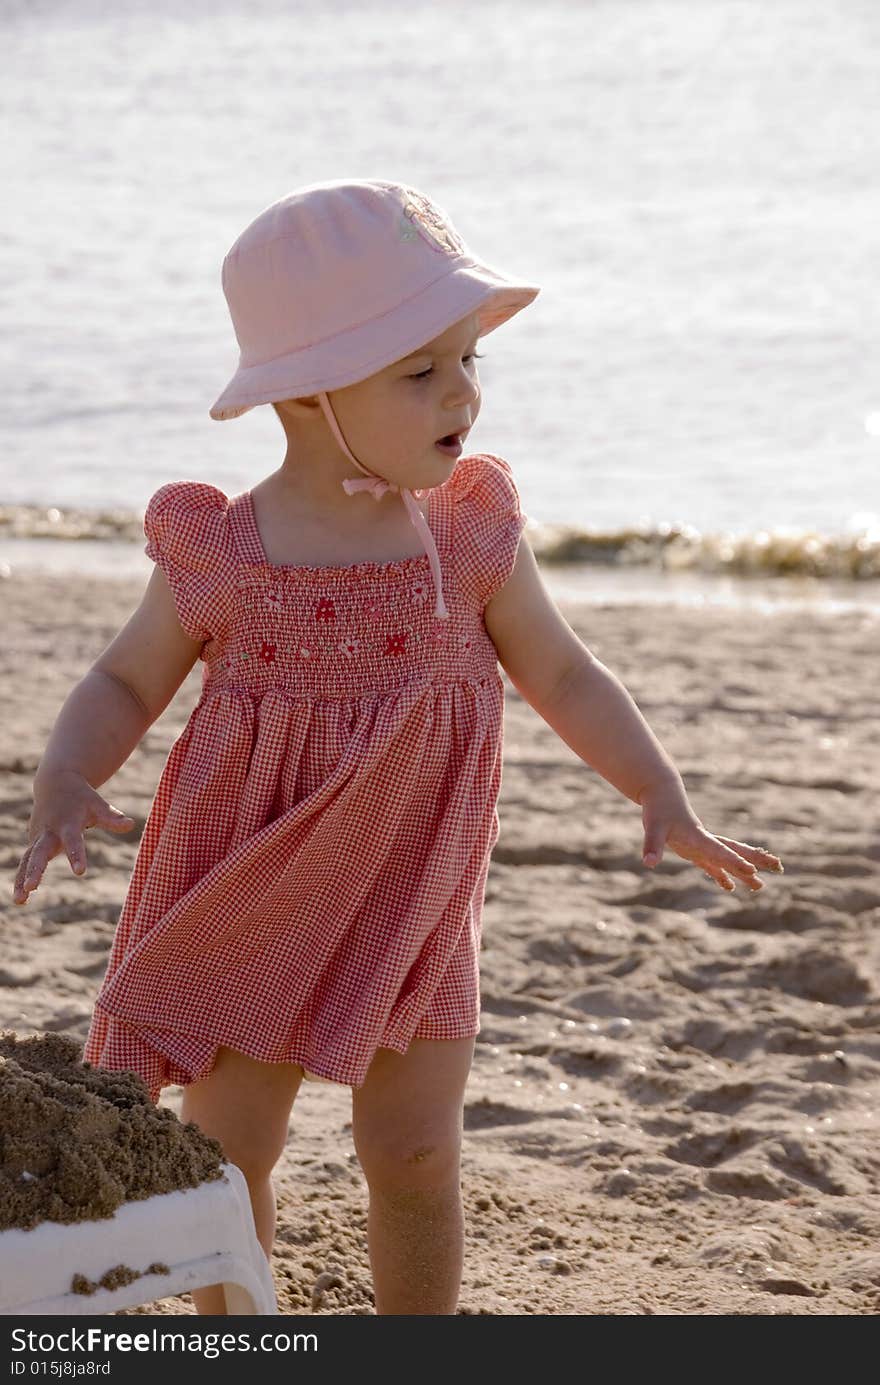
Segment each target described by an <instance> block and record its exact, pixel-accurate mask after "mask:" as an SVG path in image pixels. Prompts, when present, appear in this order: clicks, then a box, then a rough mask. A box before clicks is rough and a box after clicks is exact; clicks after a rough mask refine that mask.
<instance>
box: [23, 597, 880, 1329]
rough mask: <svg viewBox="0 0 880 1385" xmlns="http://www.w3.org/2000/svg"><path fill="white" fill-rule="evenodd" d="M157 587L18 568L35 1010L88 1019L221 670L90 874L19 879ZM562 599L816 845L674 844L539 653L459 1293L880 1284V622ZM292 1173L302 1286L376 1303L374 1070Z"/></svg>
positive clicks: (332, 1300)
mask: <svg viewBox="0 0 880 1385" xmlns="http://www.w3.org/2000/svg"><path fill="white" fill-rule="evenodd" d="M142 587H143V584H142V582H141V581H139V580H135V579H128V578H126V579H125V580H107V579H103V578H98V577H94V576H84V577H81V578H77V579H76V580H75V581H72V580H71V579H70V578H65V577H60V576H52V577H49V576H37V575H35V574H31V573H29V574H23V573H15V572H13V574H12V575H11V576H9V577H7V578H6V579H5V580H3V581H0V603H2V605H3V612H4V622H3V623H4V630H5V635H6V638H5V640H4V642H3V646H2V650H0V660H2V664H0V668H2V686H3V708H4V716H3V718H2V721H0V781H2V797H0V863H2V866H3V868H4V875H3V878H4V881H5V884H4V886H3V892H2V896H0V925H2V928H3V935H4V948H3V958H2V962H0V1028H3V1029H11V1030H14V1031H15V1032H16V1033H17V1034H18V1035H19V1036H26V1035H29V1034H35V1033H55V1034H62V1035H69V1036H71V1037H72V1038H74V1039H76V1040H78V1041H79V1042H82V1040H83V1039H84V1038H85V1035H86V1031H87V1028H88V1021H89V1014H90V1008H91V1004H92V1001H93V998H94V996H95V994H96V992H97V988H98V985H99V983H100V980H101V977H102V976H103V972H104V969H105V966H106V960H107V954H108V950H109V946H110V942H111V939H112V936H113V929H114V925H115V921H116V918H117V917H118V914H119V910H120V907H121V904H122V900H123V897H124V893H125V888H126V884H127V880H128V876H129V874H130V871H131V868H132V865H133V862H134V856H135V851H136V847H137V841H138V838H139V835H140V832H141V830H142V826H143V822H144V818H145V816H146V814H147V812H148V811H149V807H150V803H151V801H152V797H153V794H154V792H155V788H156V784H157V781H158V777H159V773H160V770H161V767H162V764H163V763H164V759H165V757H166V755H167V753H168V750H169V748H170V745H171V742H172V741H173V739H174V737H175V736H176V735H177V734H178V732H179V731H180V730H181V729H182V727H183V725H184V724H185V721H186V719H187V717H188V715H189V711H190V709H191V708H192V706H193V705H194V704H195V701H196V700H197V698H198V695H199V691H200V674H201V666H200V665H197V666H196V668H195V669H194V670H193V672H192V674H191V675H190V677H189V678H188V679H187V682H186V684H185V685H184V686H183V687H182V688H181V690H180V692H179V693H178V695H177V697H176V698H175V700H174V702H173V703H172V705H171V706H170V707H169V708H168V709H167V710H166V712H165V713H164V714H163V716H162V717H161V718H160V719H159V721H157V722H156V723H155V725H154V726H153V727H152V728H151V729H150V730H149V732H148V733H147V735H146V736H145V737H144V740H143V742H142V743H141V745H140V746H139V747H138V749H137V750H136V751H135V752H134V754H133V755H132V756H131V758H130V759H129V761H128V763H127V764H126V765H125V766H123V768H122V769H121V770H120V771H119V773H118V774H117V775H116V776H115V777H114V779H113V780H111V781H110V782H109V783H108V784H106V785H104V786H103V787H102V789H101V792H102V794H103V795H104V796H105V797H106V798H108V799H109V800H110V801H111V802H113V803H115V804H116V805H117V806H118V807H120V808H122V809H124V810H125V811H126V812H129V813H131V814H132V815H133V816H134V817H135V819H136V824H137V825H136V828H135V830H134V831H133V832H132V833H131V834H129V836H127V837H118V836H116V835H114V834H110V833H105V832H101V831H90V832H89V833H88V834H87V851H88V857H89V868H88V871H87V874H86V875H85V876H84V877H82V878H81V879H77V878H76V877H74V876H73V875H72V873H71V871H70V868H69V866H68V865H67V862H66V860H65V859H64V858H63V857H58V858H56V859H55V860H54V861H53V862H51V864H50V866H49V869H48V871H47V873H46V876H45V877H44V880H43V883H42V884H41V886H40V888H39V889H38V890H37V891H36V892H35V893H34V894H33V895H32V896H31V898H30V900H29V902H28V904H27V905H25V906H16V905H14V904H13V903H12V879H13V876H14V872H15V869H16V867H17V864H18V861H19V859H20V855H21V851H22V850H23V846H24V843H25V840H26V830H27V819H28V815H29V812H30V784H31V779H32V776H33V772H34V770H35V768H36V764H37V761H38V758H39V755H40V753H41V751H42V748H43V746H44V745H45V741H46V737H47V736H48V733H49V730H50V728H51V725H52V722H53V721H54V719H55V716H56V715H57V712H58V710H59V708H60V706H61V703H62V701H63V699H64V697H65V696H66V694H67V692H68V691H69V689H70V688H71V686H72V685H73V682H74V681H75V680H76V679H77V678H78V677H80V676H81V675H82V674H83V673H85V671H86V670H87V668H88V667H89V665H90V664H91V662H92V661H93V660H94V659H95V658H96V657H97V655H98V653H99V652H100V651H101V650H102V649H103V648H104V647H105V645H106V644H107V643H109V641H110V639H111V638H112V637H113V635H114V634H115V632H116V630H117V629H118V628H119V626H120V625H121V624H122V623H123V621H124V620H125V619H126V618H127V616H128V615H129V614H130V613H131V611H132V610H133V609H134V607H135V606H136V604H137V601H138V599H139V595H140V592H141V590H142ZM563 610H564V613H565V615H566V617H567V618H568V620H569V621H570V623H571V624H572V625H573V627H574V628H575V629H576V630H577V632H578V634H579V635H580V637H581V638H582V639H583V640H584V642H585V643H586V644H587V645H588V647H589V648H591V649H592V650H593V652H594V653H595V654H596V655H597V657H599V658H600V659H602V660H603V662H605V663H607V664H608V666H609V667H610V668H612V669H613V670H614V671H615V672H616V673H617V674H618V676H619V677H620V678H621V679H622V680H623V681H624V683H625V684H626V686H627V687H628V688H629V690H630V692H631V693H632V694H633V696H634V697H635V698H636V701H637V702H638V703H639V706H640V707H641V709H642V711H643V713H644V714H645V716H646V717H647V719H648V721H649V722H650V724H651V726H652V728H653V729H654V731H655V733H656V734H657V735H658V736H659V738H660V739H661V741H662V742H663V744H664V745H665V746H666V747H667V749H668V750H669V751H670V753H671V754H672V755H673V757H674V759H675V760H676V763H677V764H678V766H679V768H680V770H681V772H682V774H683V776H684V779H685V782H686V784H687V786H688V790H689V793H690V796H691V801H692V803H693V806H694V808H695V810H696V811H697V813H698V814H699V816H700V817H701V819H702V821H703V822H704V824H705V825H706V826H707V827H708V828H709V829H710V830H713V831H716V832H718V833H721V834H723V835H726V836H732V837H734V838H738V839H740V840H745V841H749V842H752V843H753V844H760V845H765V846H768V847H769V848H770V849H771V850H773V851H775V852H777V853H778V854H779V855H781V856H782V858H783V860H784V862H785V868H786V873H785V875H784V876H775V875H766V876H765V877H764V878H765V882H766V883H765V887H764V889H763V891H761V892H760V894H758V895H751V894H749V895H747V894H746V892H745V890H744V888H743V887H739V888H738V889H737V890H736V892H735V893H734V894H733V895H727V894H725V893H724V892H723V891H722V890H721V889H720V888H719V887H718V886H717V885H714V884H712V883H710V882H709V881H708V880H707V879H706V878H705V877H704V876H703V875H702V873H701V872H700V871H698V870H697V869H695V868H694V867H693V866H691V865H689V864H688V863H686V862H684V861H681V860H679V859H678V858H677V857H675V856H674V855H673V854H671V853H669V852H668V851H667V854H666V856H665V858H664V861H663V863H662V864H661V866H660V867H659V869H658V870H657V871H656V872H650V871H648V870H646V869H644V868H643V867H642V865H641V861H640V848H641V814H640V811H639V809H638V808H637V806H636V805H634V804H632V803H630V802H628V800H626V799H624V798H622V797H621V796H620V795H619V794H617V793H616V792H615V790H613V789H612V788H611V787H610V785H608V784H607V783H605V781H604V780H602V779H601V778H600V777H599V776H598V775H597V774H595V772H593V771H592V770H590V769H589V768H588V767H587V766H585V765H583V764H582V763H581V761H580V760H578V758H577V756H576V755H575V754H574V752H573V751H571V750H570V749H569V748H568V747H567V746H566V745H565V744H564V743H563V742H562V741H560V740H559V738H558V737H557V736H556V735H555V733H554V732H552V731H551V730H550V728H549V727H548V726H547V725H546V724H545V723H544V722H543V721H542V720H541V719H540V717H539V716H538V715H537V713H535V712H534V711H533V710H532V708H530V707H529V706H528V705H527V704H526V703H524V702H523V700H522V699H521V698H520V697H519V695H518V694H517V693H516V692H515V691H514V690H513V688H512V687H510V685H508V689H507V728H506V742H505V761H504V782H503V787H502V794H501V801H500V814H501V836H500V839H499V842H498V845H497V847H496V849H495V853H494V856H493V860H492V866H491V870H490V875H489V885H488V891H487V903H486V910H485V916H484V939H483V941H484V950H483V956H482V973H483V1016H482V1032H481V1034H480V1036H479V1039H478V1041H477V1049H476V1056H475V1061H474V1067H473V1071H472V1074H471V1078H470V1082H469V1086H468V1093H467V1100H466V1108H465V1142H464V1153H463V1176H462V1181H463V1188H464V1198H465V1212H466V1218H467V1226H468V1242H467V1250H466V1262H465V1274H464V1282H463V1287H462V1294H461V1311H462V1312H464V1313H491V1314H518V1313H535V1314H542V1315H543V1314H560V1313H562V1314H596V1313H608V1314H615V1315H616V1314H628V1313H675V1314H679V1313H682V1314H775V1313H807V1314H835V1315H836V1314H852V1313H855V1314H864V1313H875V1312H877V1311H878V1309H880V1253H878V1251H877V1248H876V1247H877V1243H878V1235H880V1176H878V1175H880V1152H878V1125H880V984H878V983H880V931H878V924H880V830H878V823H880V811H878V810H880V795H878V791H877V785H876V778H877V776H876V746H877V744H878V731H880V711H878V706H877V700H876V692H875V687H874V682H875V677H874V671H875V669H876V649H877V642H878V634H880V622H878V619H877V616H876V614H874V613H872V612H869V611H844V612H839V613H837V614H834V615H829V614H819V613H809V612H804V611H794V610H777V611H771V612H767V613H760V612H754V611H749V612H743V611H737V610H724V609H719V608H714V609H711V610H700V609H695V608H676V607H669V606H656V605H652V606H650V607H646V606H636V605H632V606H627V605H620V604H614V605H610V604H609V605H606V606H600V605H596V606H590V605H578V606H573V605H571V606H563ZM180 1095H181V1090H180V1088H176V1087H171V1088H166V1089H165V1091H164V1093H163V1096H162V1101H161V1105H162V1106H163V1107H165V1108H167V1109H169V1110H171V1111H174V1112H179V1109H180ZM276 1186H277V1192H278V1211H279V1217H278V1236H277V1241H276V1247H275V1252H274V1256H273V1271H274V1274H275V1282H276V1285H277V1288H278V1295H279V1307H280V1308H281V1311H282V1312H283V1313H288V1314H299V1313H309V1312H324V1313H330V1314H334V1313H336V1314H339V1313H345V1314H347V1313H370V1312H372V1311H373V1309H372V1300H371V1290H370V1274H369V1263H368V1258H367V1250H366V1214H367V1190H366V1185H365V1181H364V1179H363V1176H362V1174H361V1172H360V1169H359V1166H358V1164H357V1162H356V1159H355V1156H354V1150H353V1146H352V1141H351V1125H350V1093H349V1091H348V1089H347V1088H342V1087H337V1086H333V1085H327V1084H312V1083H308V1084H304V1085H303V1087H302V1089H301V1092H300V1096H299V1098H298V1100H297V1103H296V1106H295V1108H294V1112H293V1115H292V1118H291V1123H290V1132H289V1137H288V1142H287V1148H286V1150H285V1154H284V1156H283V1158H282V1160H281V1161H280V1163H279V1165H278V1167H277V1170H276ZM133 1311H135V1312H136V1311H138V1310H133ZM144 1311H146V1309H145V1310H144ZM149 1311H159V1312H162V1313H169V1314H170V1313H174V1314H177V1313H191V1312H192V1311H193V1305H192V1302H191V1300H190V1299H189V1297H188V1296H182V1297H180V1298H172V1299H167V1300H163V1301H162V1303H161V1304H159V1305H156V1306H152V1307H151V1308H150V1310H149Z"/></svg>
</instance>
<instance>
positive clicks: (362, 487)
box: [318, 390, 449, 620]
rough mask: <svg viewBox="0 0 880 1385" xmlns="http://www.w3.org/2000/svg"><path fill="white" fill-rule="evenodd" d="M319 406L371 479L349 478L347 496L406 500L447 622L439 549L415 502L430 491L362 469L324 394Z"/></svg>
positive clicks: (343, 445) (439, 610) (441, 616)
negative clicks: (361, 494) (390, 496)
mask: <svg viewBox="0 0 880 1385" xmlns="http://www.w3.org/2000/svg"><path fill="white" fill-rule="evenodd" d="M318 402H319V404H320V405H321V408H322V409H323V411H324V417H325V418H326V420H327V422H328V423H329V425H330V431H331V432H332V434H333V436H334V438H335V439H336V441H337V442H338V443H339V446H340V447H341V448H342V450H343V452H344V453H345V455H346V457H347V458H348V460H349V461H350V462H353V463H354V465H355V466H356V467H357V468H358V470H359V471H362V472H363V473H364V476H365V477H367V478H369V479H366V480H360V479H359V478H357V477H352V476H347V477H346V478H345V480H344V481H343V482H342V485H343V488H344V490H345V492H346V494H347V495H354V494H355V492H356V491H369V492H370V494H371V495H372V496H373V499H374V500H381V499H382V496H383V495H384V494H385V492H386V491H398V492H399V494H400V495H401V496H402V497H403V503H404V504H405V506H406V508H407V511H408V512H409V517H410V519H411V520H412V523H413V525H414V526H415V529H416V532H417V533H418V535H419V537H420V539H421V540H422V543H423V544H424V545H425V552H426V553H427V555H428V560H429V562H430V564H431V573H432V575H433V578H434V591H435V593H436V602H435V605H434V615H435V616H437V617H439V619H440V620H446V619H447V617H448V616H449V611H448V610H447V608H446V603H445V601H444V600H443V582H442V578H441V575H440V556H439V554H438V552H437V545H436V543H435V542H434V535H433V534H432V533H431V528H430V525H429V524H428V522H427V520H426V519H425V516H424V515H423V514H422V512H421V510H420V509H419V507H418V505H417V504H416V502H415V499H414V496H418V497H419V499H421V497H422V496H423V495H427V493H428V491H429V490H430V489H431V487H430V486H427V487H423V488H422V489H419V490H416V491H412V490H409V489H408V488H407V487H406V486H395V485H392V483H391V482H390V481H386V480H385V477H384V476H379V475H377V473H376V472H375V471H370V470H369V469H368V468H367V467H365V466H364V465H363V463H362V462H359V461H358V459H357V457H356V456H355V455H354V453H353V452H352V450H351V448H350V447H349V445H348V443H347V442H346V441H345V438H344V437H343V436H342V429H341V428H340V427H339V423H338V421H337V418H336V415H335V413H334V412H333V406H332V404H331V403H330V400H329V399H328V398H327V395H326V393H325V392H324V391H323V390H322V391H321V392H320V393H319V394H318Z"/></svg>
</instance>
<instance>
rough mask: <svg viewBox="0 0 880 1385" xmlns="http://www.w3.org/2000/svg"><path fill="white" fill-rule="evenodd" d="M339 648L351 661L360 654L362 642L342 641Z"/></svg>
mask: <svg viewBox="0 0 880 1385" xmlns="http://www.w3.org/2000/svg"><path fill="white" fill-rule="evenodd" d="M339 648H340V649H341V650H342V652H343V654H346V655H348V657H349V659H351V658H353V657H354V655H355V654H359V653H360V648H361V642H360V640H340V641H339Z"/></svg>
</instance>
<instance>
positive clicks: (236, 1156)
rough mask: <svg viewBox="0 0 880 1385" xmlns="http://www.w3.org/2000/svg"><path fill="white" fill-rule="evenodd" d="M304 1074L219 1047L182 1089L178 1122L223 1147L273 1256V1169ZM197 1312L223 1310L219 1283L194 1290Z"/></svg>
mask: <svg viewBox="0 0 880 1385" xmlns="http://www.w3.org/2000/svg"><path fill="white" fill-rule="evenodd" d="M302 1078H303V1070H302V1068H301V1067H300V1066H299V1064H297V1063H261V1062H258V1061H257V1059H255V1058H248V1057H247V1056H246V1054H244V1053H239V1052H238V1051H237V1050H236V1049H233V1048H223V1047H221V1048H219V1049H218V1050H217V1059H216V1062H215V1064H214V1068H213V1071H212V1072H211V1073H210V1074H209V1076H208V1077H206V1078H205V1079H204V1080H203V1081H202V1082H192V1083H190V1084H189V1086H187V1087H184V1089H183V1101H182V1105H181V1111H180V1119H181V1120H182V1121H195V1123H196V1125H198V1126H199V1127H200V1129H202V1130H204V1132H205V1134H206V1135H213V1136H214V1138H215V1139H217V1140H219V1141H220V1143H221V1145H222V1146H223V1152H224V1154H225V1156H226V1158H227V1159H228V1160H229V1162H230V1163H231V1164H236V1165H237V1166H238V1167H239V1168H240V1169H241V1171H242V1173H243V1174H244V1176H245V1179H246V1180H247V1185H248V1191H249V1192H250V1196H251V1207H252V1208H253V1214H254V1224H255V1226H256V1230H257V1240H258V1241H259V1242H260V1245H261V1246H262V1247H263V1250H264V1251H265V1252H266V1258H267V1260H271V1258H272V1243H273V1241H274V1239H275V1210H276V1208H275V1189H274V1187H273V1186H272V1177H271V1175H272V1170H273V1168H274V1167H275V1165H276V1164H277V1162H278V1160H279V1158H280V1157H281V1154H282V1152H283V1150H284V1145H285V1141H286V1139H287V1128H288V1121H289V1119H290V1112H291V1109H292V1107H293V1103H294V1100H295V1098H296V1094H297V1092H298V1091H299V1086H300V1083H301V1081H302ZM192 1298H193V1302H194V1303H195V1305H196V1309H197V1311H198V1312H199V1313H205V1314H216V1313H225V1312H226V1308H225V1304H224V1296H223V1290H222V1288H221V1287H220V1285H219V1284H212V1285H211V1286H210V1287H207V1288H204V1289H194V1290H193V1291H192Z"/></svg>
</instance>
